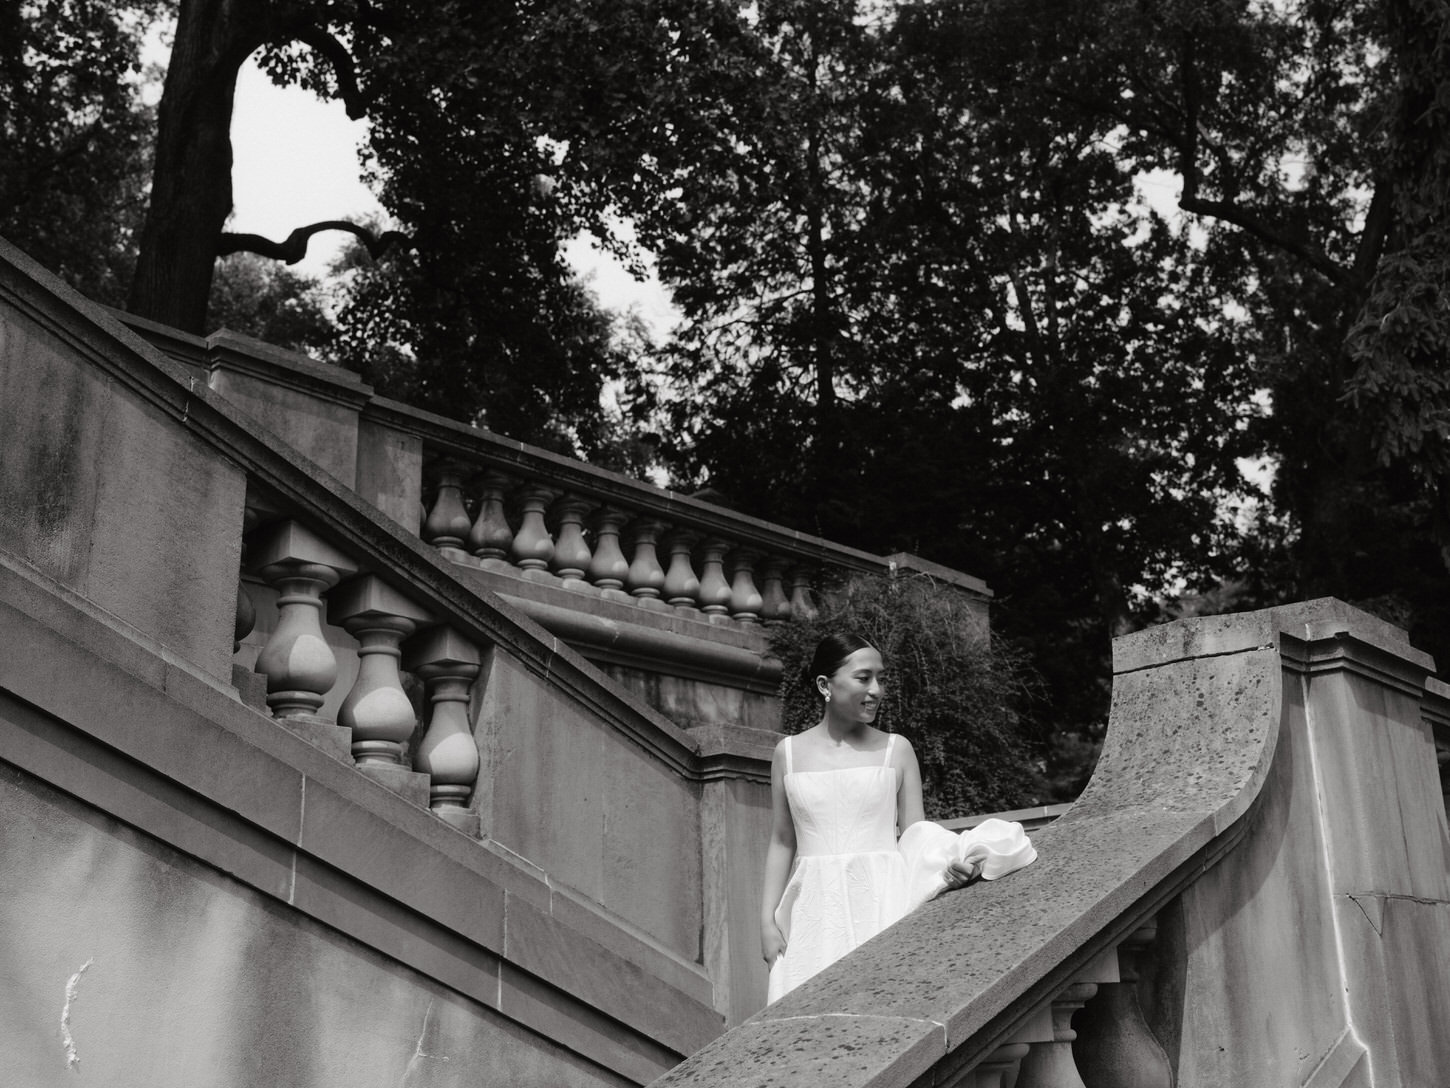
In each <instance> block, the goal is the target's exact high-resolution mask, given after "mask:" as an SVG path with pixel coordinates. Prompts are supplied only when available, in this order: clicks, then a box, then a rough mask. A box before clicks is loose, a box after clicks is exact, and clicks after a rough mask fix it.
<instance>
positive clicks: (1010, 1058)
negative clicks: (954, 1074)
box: [957, 1043, 1028, 1088]
mask: <svg viewBox="0 0 1450 1088" xmlns="http://www.w3.org/2000/svg"><path fill="white" fill-rule="evenodd" d="M1027 1052H1028V1046H1027V1044H1026V1043H1007V1044H1006V1045H1004V1046H999V1047H998V1048H997V1049H996V1050H994V1051H992V1053H990V1054H988V1055H987V1056H986V1057H985V1058H983V1059H982V1060H981V1061H980V1062H978V1063H977V1064H976V1065H975V1066H974V1067H973V1068H972V1070H971V1072H969V1073H968V1074H967V1075H966V1078H965V1079H964V1080H961V1081H959V1082H957V1083H959V1084H961V1085H962V1086H963V1088H1013V1082H1014V1081H1015V1080H1016V1079H1017V1068H1018V1066H1019V1064H1020V1063H1021V1061H1022V1059H1023V1058H1024V1057H1025V1056H1026V1055H1027Z"/></svg>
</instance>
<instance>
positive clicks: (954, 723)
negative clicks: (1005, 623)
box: [770, 573, 1044, 819]
mask: <svg viewBox="0 0 1450 1088" xmlns="http://www.w3.org/2000/svg"><path fill="white" fill-rule="evenodd" d="M838 631H849V632H852V633H855V634H858V635H860V636H861V637H862V638H865V639H867V640H869V641H870V642H871V643H872V644H873V645H875V646H876V647H877V648H878V649H879V650H880V651H881V653H882V656H883V658H884V659H885V661H886V665H887V669H888V680H887V684H886V698H885V699H884V700H883V702H882V706H881V710H880V712H879V714H878V716H877V720H876V724H877V726H878V727H879V728H882V729H886V730H888V731H889V732H898V733H901V734H902V735H903V736H905V737H906V738H907V739H908V740H910V741H911V743H912V747H914V748H915V749H916V753H917V758H918V760H919V761H920V763H921V770H922V787H923V794H924V801H925V804H926V814H927V816H928V817H930V818H933V819H946V818H951V817H956V816H966V815H970V814H972V813H980V812H1001V811H1005V810H1009V809H1015V808H1023V807H1026V806H1027V805H1030V804H1034V803H1037V802H1038V799H1039V797H1040V794H1041V791H1042V788H1043V784H1044V783H1043V780H1042V777H1041V773H1040V770H1039V768H1038V765H1037V763H1036V754H1037V749H1038V747H1039V745H1038V744H1037V742H1036V738H1034V737H1033V736H1032V735H1031V731H1030V729H1029V728H1028V727H1027V725H1026V724H1025V722H1024V719H1023V718H1022V716H1021V714H1020V707H1021V704H1022V702H1023V701H1024V700H1025V699H1027V698H1029V697H1030V696H1031V695H1032V694H1033V692H1034V690H1035V685H1034V683H1033V681H1032V679H1031V674H1030V673H1029V672H1028V670H1027V669H1026V667H1025V665H1024V662H1023V660H1022V658H1021V656H1020V655H1018V654H1016V653H1014V652H1013V651H1012V650H1010V649H1009V648H1008V647H1006V646H1005V645H1003V644H1001V643H999V642H994V641H993V640H992V639H990V637H989V636H988V634H987V631H986V624H985V618H984V617H983V616H982V615H981V614H980V613H978V612H976V611H975V610H973V609H972V607H971V606H970V605H969V603H968V602H967V599H966V598H965V596H963V595H962V594H960V593H959V592H957V591H956V590H953V589H951V588H948V587H944V586H941V585H939V584H938V583H936V582H935V581H934V580H933V579H931V578H929V577H927V576H925V575H920V574H908V573H893V574H890V575H882V576H879V577H867V576H855V577H853V578H851V579H850V580H849V581H847V582H845V583H844V584H843V585H841V586H838V587H836V588H834V589H832V590H829V591H827V592H825V593H823V594H822V595H821V598H820V601H819V614H818V615H817V616H815V617H813V618H811V619H808V620H793V621H791V622H790V623H786V624H782V625H780V626H778V627H774V628H771V631H770V645H771V653H772V654H773V655H774V656H775V657H777V658H779V659H780V661H781V664H782V667H783V670H784V671H783V676H782V679H781V686H780V694H781V699H782V702H783V704H784V710H783V714H782V718H783V722H782V724H783V727H784V730H785V731H786V732H787V733H798V732H800V731H801V730H803V729H808V728H810V727H811V726H813V725H815V724H816V723H817V722H818V721H820V718H821V701H820V696H819V695H818V694H817V693H816V688H815V683H814V680H813V678H811V677H809V676H807V675H806V671H807V670H808V668H809V665H810V661H811V657H812V655H813V654H814V653H815V649H816V644H817V643H818V642H819V641H820V640H821V638H822V637H823V636H825V635H826V634H829V633H831V632H838Z"/></svg>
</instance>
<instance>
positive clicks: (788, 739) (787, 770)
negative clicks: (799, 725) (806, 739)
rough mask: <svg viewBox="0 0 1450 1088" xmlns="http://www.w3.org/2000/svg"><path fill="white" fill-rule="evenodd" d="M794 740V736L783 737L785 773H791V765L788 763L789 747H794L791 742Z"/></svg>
mask: <svg viewBox="0 0 1450 1088" xmlns="http://www.w3.org/2000/svg"><path fill="white" fill-rule="evenodd" d="M794 741H795V738H794V737H786V738H785V773H786V774H791V773H792V772H791V765H790V753H791V749H792V748H793V747H795V745H794V743H793V742H794Z"/></svg>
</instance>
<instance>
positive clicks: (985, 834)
mask: <svg viewBox="0 0 1450 1088" xmlns="http://www.w3.org/2000/svg"><path fill="white" fill-rule="evenodd" d="M897 845H898V847H899V848H900V850H901V854H902V856H903V857H904V858H905V859H906V870H907V889H908V896H909V899H910V903H911V906H910V909H912V910H915V909H916V908H917V907H919V906H920V905H921V904H923V903H925V902H926V901H927V900H928V899H933V898H935V897H936V896H938V895H940V894H941V893H942V891H943V890H944V889H945V888H946V886H947V879H946V869H947V866H948V865H950V864H951V863H952V862H954V861H960V862H964V863H966V864H968V865H972V864H976V865H977V866H978V871H979V872H980V874H981V877H982V879H983V880H996V879H997V878H998V877H1003V876H1006V875H1007V874H1008V873H1011V872H1015V871H1016V870H1018V869H1021V868H1023V867H1024V866H1026V865H1031V864H1032V863H1033V862H1034V861H1036V860H1037V851H1036V850H1035V849H1033V847H1032V842H1031V840H1030V839H1028V838H1027V835H1026V833H1025V832H1024V831H1023V830H1022V825H1021V824H1019V823H1016V822H1014V821H1011V820H998V819H996V818H995V817H994V818H992V819H988V820H983V821H982V822H981V823H979V824H978V825H977V826H976V827H973V828H968V829H967V830H966V831H963V832H962V833H961V834H956V833H954V832H951V831H948V830H947V829H946V828H944V827H942V826H941V824H934V823H932V822H931V821H930V820H922V821H921V822H919V823H914V824H912V825H911V826H910V827H908V828H907V829H906V830H905V831H903V832H902V833H901V840H900V842H899V843H898V844H897Z"/></svg>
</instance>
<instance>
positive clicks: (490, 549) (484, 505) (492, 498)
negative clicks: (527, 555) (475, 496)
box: [468, 472, 514, 570]
mask: <svg viewBox="0 0 1450 1088" xmlns="http://www.w3.org/2000/svg"><path fill="white" fill-rule="evenodd" d="M512 482H513V481H512V480H511V479H509V477H507V476H505V475H504V474H503V473H502V472H488V473H485V474H484V477H483V480H482V481H481V482H480V485H479V493H480V495H481V498H480V499H479V503H478V517H476V518H474V519H473V527H472V528H471V529H469V530H468V550H469V551H470V552H472V553H473V555H474V557H475V558H477V559H478V561H479V565H480V566H481V567H483V569H484V570H510V569H512V566H513V565H512V564H511V563H510V562H509V553H510V552H512V551H513V546H514V531H513V530H512V529H511V528H509V519H508V516H507V515H506V514H505V513H504V508H503V496H504V492H505V491H506V490H507V489H508V487H509V485H510V484H511V483H512Z"/></svg>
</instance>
